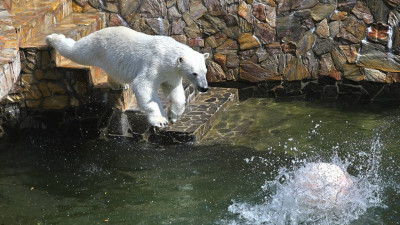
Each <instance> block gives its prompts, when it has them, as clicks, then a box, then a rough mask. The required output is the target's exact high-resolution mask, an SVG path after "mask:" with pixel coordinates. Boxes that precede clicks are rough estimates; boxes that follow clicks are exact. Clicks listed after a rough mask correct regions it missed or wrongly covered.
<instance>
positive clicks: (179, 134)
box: [148, 88, 239, 144]
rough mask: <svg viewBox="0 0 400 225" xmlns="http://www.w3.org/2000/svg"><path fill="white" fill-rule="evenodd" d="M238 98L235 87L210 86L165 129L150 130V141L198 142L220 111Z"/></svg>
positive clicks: (164, 142) (163, 142)
mask: <svg viewBox="0 0 400 225" xmlns="http://www.w3.org/2000/svg"><path fill="white" fill-rule="evenodd" d="M238 99H239V95H238V91H237V89H232V88H210V90H209V91H208V92H207V93H204V94H200V95H199V96H197V98H196V100H195V101H194V102H192V103H191V104H189V105H188V106H187V108H186V111H185V112H184V114H183V115H182V117H181V119H180V120H179V121H178V122H177V123H176V124H173V125H171V126H170V127H169V128H168V129H167V130H160V131H154V130H153V129H152V130H151V131H150V135H149V137H148V141H149V142H152V143H162V144H167V143H177V142H178V143H179V142H199V141H201V139H202V138H203V136H204V135H205V134H206V133H207V132H208V131H209V130H210V128H211V126H212V125H213V124H214V122H215V120H216V119H217V118H218V116H219V114H220V112H221V111H222V110H223V109H224V108H225V107H226V106H228V105H229V104H230V103H233V102H237V101H238Z"/></svg>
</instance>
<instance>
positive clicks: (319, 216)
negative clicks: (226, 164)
mask: <svg viewBox="0 0 400 225" xmlns="http://www.w3.org/2000/svg"><path fill="white" fill-rule="evenodd" d="M380 149H381V145H380V143H379V139H377V140H375V141H374V142H373V143H372V145H371V150H370V151H369V152H368V153H366V152H360V153H359V154H358V155H357V156H355V157H353V158H352V157H348V158H347V159H346V160H341V159H340V158H339V157H338V156H337V155H336V154H335V155H334V156H332V157H331V159H330V161H329V162H310V161H307V160H306V161H300V160H298V161H297V162H294V164H293V166H294V167H295V169H293V168H292V169H288V168H280V169H279V171H278V175H277V176H276V177H275V179H274V180H272V181H266V182H265V184H264V185H263V186H262V190H263V192H265V193H270V194H269V195H268V197H266V198H265V200H264V203H262V204H251V203H243V202H235V201H234V202H233V204H232V205H230V206H229V208H228V210H229V211H230V212H231V213H233V214H235V215H237V219H236V220H235V221H230V222H229V223H230V224H254V225H256V224H274V225H275V224H276V225H279V224H285V225H286V224H349V223H350V222H351V221H353V220H356V219H357V218H359V217H360V216H361V215H363V214H365V212H366V211H367V209H369V208H371V207H384V205H383V203H382V196H381V193H382V191H383V188H384V184H383V183H384V182H383V181H382V180H381V179H380V176H379V168H380V160H381V156H380V155H381V154H380ZM355 160H358V161H359V160H362V163H358V165H359V166H358V167H357V166H356V167H355V170H356V171H358V174H357V175H355V176H352V175H350V174H348V173H347V172H346V171H347V169H348V167H349V166H350V165H351V166H353V167H354V161H355Z"/></svg>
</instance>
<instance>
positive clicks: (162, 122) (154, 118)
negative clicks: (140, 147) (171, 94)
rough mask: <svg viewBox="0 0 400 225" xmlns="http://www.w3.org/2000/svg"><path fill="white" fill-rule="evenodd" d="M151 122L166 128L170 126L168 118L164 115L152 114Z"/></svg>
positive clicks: (153, 124)
mask: <svg viewBox="0 0 400 225" xmlns="http://www.w3.org/2000/svg"><path fill="white" fill-rule="evenodd" d="M149 123H150V124H151V125H152V126H154V127H159V128H165V127H167V126H168V120H167V118H165V117H162V116H150V117H149Z"/></svg>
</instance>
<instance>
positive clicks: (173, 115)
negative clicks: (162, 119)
mask: <svg viewBox="0 0 400 225" xmlns="http://www.w3.org/2000/svg"><path fill="white" fill-rule="evenodd" d="M181 116H182V113H181V114H178V113H173V112H169V115H168V118H169V120H170V121H171V123H176V122H178V120H179V118H181Z"/></svg>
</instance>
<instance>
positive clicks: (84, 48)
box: [46, 27, 208, 127]
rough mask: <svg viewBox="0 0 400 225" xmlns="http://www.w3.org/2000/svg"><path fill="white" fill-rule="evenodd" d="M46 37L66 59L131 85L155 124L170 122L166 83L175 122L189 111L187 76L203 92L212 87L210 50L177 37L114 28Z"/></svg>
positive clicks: (140, 104)
mask: <svg viewBox="0 0 400 225" xmlns="http://www.w3.org/2000/svg"><path fill="white" fill-rule="evenodd" d="M46 41H47V43H48V44H49V45H51V46H53V47H54V48H55V49H56V50H57V51H58V52H59V53H60V54H61V55H63V56H64V57H67V58H69V59H71V60H72V61H75V62H76V63H79V64H83V65H91V66H98V67H100V68H102V69H104V71H106V72H107V74H108V76H109V77H111V78H112V79H113V80H115V81H117V82H119V83H122V84H131V85H132V88H133V90H134V92H135V94H136V98H137V101H138V104H139V106H140V107H141V108H142V109H143V110H144V111H145V112H146V114H147V117H148V121H149V123H150V124H151V125H153V126H157V127H164V126H166V125H168V120H167V118H166V113H165V112H164V110H163V108H162V105H161V103H160V99H159V97H158V94H157V90H158V89H159V87H160V86H161V88H162V91H163V93H164V94H165V96H166V97H167V98H168V100H169V101H170V103H171V106H170V109H169V115H168V116H169V118H170V120H171V122H173V123H174V122H176V121H178V119H179V118H180V116H181V115H182V113H183V112H184V110H185V93H184V90H183V86H182V78H183V76H185V77H186V78H187V79H188V80H189V81H191V82H192V83H193V84H194V85H195V86H196V87H197V89H199V90H200V91H206V90H207V88H208V84H207V80H206V72H207V68H206V66H205V59H206V58H207V57H208V53H206V54H200V53H199V52H196V51H194V50H193V49H191V48H190V47H188V46H186V45H184V44H181V43H179V42H177V41H175V40H174V39H173V38H171V37H166V36H151V35H147V34H144V33H140V32H136V31H134V30H132V29H129V28H126V27H109V28H105V29H102V30H100V31H97V32H94V33H92V34H90V35H88V36H86V37H84V38H82V39H80V40H78V41H74V40H72V39H70V38H66V37H65V36H64V35H62V34H51V35H48V36H47V37H46ZM194 73H195V74H197V75H194Z"/></svg>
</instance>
